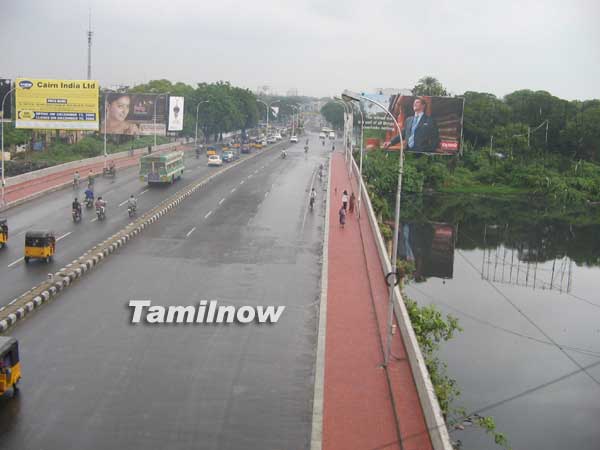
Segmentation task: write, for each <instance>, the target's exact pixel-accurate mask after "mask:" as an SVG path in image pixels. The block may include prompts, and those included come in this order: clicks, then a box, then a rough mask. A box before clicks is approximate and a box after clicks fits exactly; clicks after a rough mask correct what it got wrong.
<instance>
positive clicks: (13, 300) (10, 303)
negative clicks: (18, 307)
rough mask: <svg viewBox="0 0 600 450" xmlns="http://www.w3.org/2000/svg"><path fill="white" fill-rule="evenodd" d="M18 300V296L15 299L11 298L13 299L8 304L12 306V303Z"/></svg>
mask: <svg viewBox="0 0 600 450" xmlns="http://www.w3.org/2000/svg"><path fill="white" fill-rule="evenodd" d="M16 301H17V299H16V298H13V299H12V300H11V301H10V302H9V303H8V306H10V305H12V304H14V303H15V302H16Z"/></svg>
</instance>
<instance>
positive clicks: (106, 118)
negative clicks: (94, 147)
mask: <svg viewBox="0 0 600 450" xmlns="http://www.w3.org/2000/svg"><path fill="white" fill-rule="evenodd" d="M106 122H108V109H107V102H106V96H105V97H104V168H105V169H106V157H107V156H108V154H107V153H106Z"/></svg>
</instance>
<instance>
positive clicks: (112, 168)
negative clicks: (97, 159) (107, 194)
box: [108, 160, 117, 173]
mask: <svg viewBox="0 0 600 450" xmlns="http://www.w3.org/2000/svg"><path fill="white" fill-rule="evenodd" d="M116 170H117V169H116V166H115V162H114V161H113V160H110V161H109V162H108V171H109V172H110V173H115V171H116Z"/></svg>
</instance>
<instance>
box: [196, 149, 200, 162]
mask: <svg viewBox="0 0 600 450" xmlns="http://www.w3.org/2000/svg"><path fill="white" fill-rule="evenodd" d="M198 158H200V147H196V159H198Z"/></svg>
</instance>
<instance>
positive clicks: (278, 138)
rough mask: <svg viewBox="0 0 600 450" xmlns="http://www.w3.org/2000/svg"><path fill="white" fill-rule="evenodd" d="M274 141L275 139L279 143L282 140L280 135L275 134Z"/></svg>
mask: <svg viewBox="0 0 600 450" xmlns="http://www.w3.org/2000/svg"><path fill="white" fill-rule="evenodd" d="M275 139H276V140H278V141H280V140H281V139H283V138H282V137H281V134H279V133H277V134H276V135H275Z"/></svg>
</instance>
